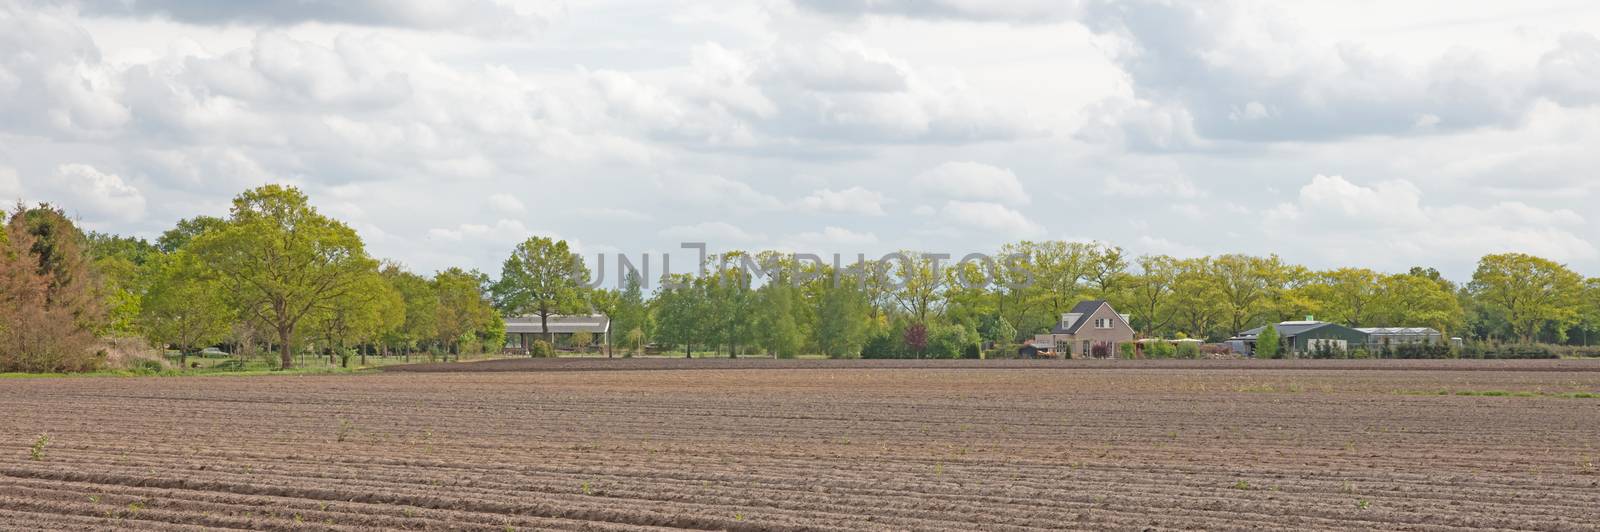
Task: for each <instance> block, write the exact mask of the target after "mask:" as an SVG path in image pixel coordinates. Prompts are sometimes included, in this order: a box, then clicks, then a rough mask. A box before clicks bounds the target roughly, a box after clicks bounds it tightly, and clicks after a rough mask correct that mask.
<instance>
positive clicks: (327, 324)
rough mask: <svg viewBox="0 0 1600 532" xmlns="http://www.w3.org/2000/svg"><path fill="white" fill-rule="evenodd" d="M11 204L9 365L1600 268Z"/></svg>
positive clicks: (1197, 329)
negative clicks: (686, 242) (656, 251)
mask: <svg viewBox="0 0 1600 532" xmlns="http://www.w3.org/2000/svg"><path fill="white" fill-rule="evenodd" d="M6 222H7V223H6V227H5V231H4V234H3V235H0V237H3V238H4V240H3V241H0V303H4V305H0V306H3V308H0V369H10V370H17V369H20V370H28V371H51V370H68V371H70V370H80V369H88V368H92V367H95V366H96V364H97V360H98V359H99V357H97V356H96V355H95V354H96V352H97V351H99V350H100V349H101V348H102V340H103V339H105V338H109V337H118V336H132V335H136V336H142V337H144V338H147V339H149V340H150V341H151V342H152V343H154V344H157V345H162V346H171V347H173V348H175V349H178V350H179V351H181V352H182V353H184V354H189V353H193V352H195V351H197V350H199V349H201V348H204V347H207V346H212V345H218V344H227V345H229V346H232V347H233V348H235V349H236V350H245V351H248V350H252V349H256V348H268V349H273V350H275V351H276V352H277V354H278V358H279V363H280V365H281V366H282V367H285V368H287V367H292V366H293V365H294V356H293V355H294V354H295V353H303V352H306V351H308V350H309V351H312V352H316V353H323V354H327V355H328V356H329V357H334V356H339V355H344V356H350V355H351V353H353V352H359V353H361V354H363V355H365V354H367V353H371V352H379V353H393V352H401V353H410V352H413V351H416V350H424V349H425V350H431V351H435V352H444V353H458V354H459V353H462V352H464V351H465V352H472V351H481V350H486V349H498V347H499V346H500V345H502V344H503V342H504V323H503V321H502V319H501V316H505V315H518V316H537V317H540V318H541V321H546V320H548V318H549V317H550V316H555V315H563V314H576V313H587V312H599V313H603V314H606V315H608V316H610V317H611V318H612V327H613V331H614V334H615V335H616V338H617V339H618V340H619V341H620V343H621V344H622V346H623V347H624V348H625V349H628V350H630V351H636V350H639V349H640V348H642V347H643V346H644V345H645V344H647V343H657V344H661V345H663V346H667V347H670V348H673V349H682V350H683V351H684V352H686V353H693V352H694V351H695V350H697V349H699V350H702V351H716V352H722V353H726V354H728V355H731V356H738V355H741V354H763V355H773V356H795V355H798V354H802V353H817V354H823V355H828V356H835V357H849V356H858V355H863V354H865V355H868V356H907V355H909V356H924V355H926V356H960V355H963V354H968V355H970V354H973V353H975V352H976V350H977V349H976V346H978V345H980V344H986V343H991V344H998V345H1007V344H1011V343H1013V342H1016V341H1019V340H1021V339H1024V338H1027V337H1029V336H1031V335H1032V334H1034V333H1038V332H1043V331H1046V330H1048V329H1050V327H1051V326H1052V325H1054V324H1055V323H1056V321H1057V320H1058V319H1059V317H1060V315H1061V314H1062V313H1064V312H1067V311H1068V309H1070V308H1071V307H1072V306H1073V305H1074V304H1076V303H1077V302H1079V301H1082V300H1085V299H1106V300H1109V301H1111V302H1112V303H1113V304H1114V305H1115V306H1116V307H1117V308H1118V309H1120V310H1121V311H1123V312H1126V313H1130V314H1131V315H1132V317H1133V320H1132V321H1133V325H1134V326H1135V327H1136V328H1137V329H1139V330H1140V331H1141V332H1142V333H1143V334H1145V335H1147V336H1154V337H1189V338H1201V339H1210V340H1218V339H1221V338H1225V337H1227V336H1230V335H1232V334H1234V333H1236V332H1238V331H1241V330H1245V329H1248V328H1251V327H1255V326H1258V325H1261V324H1265V323H1271V322H1276V321H1282V320H1287V319H1300V318H1302V317H1304V316H1307V315H1314V316H1317V317H1318V318H1321V319H1325V320H1329V321H1335V322H1340V323H1344V324H1347V325H1352V326H1428V327H1433V328H1436V329H1439V330H1441V331H1444V332H1446V334H1449V335H1457V336H1467V337H1472V338H1479V339H1491V340H1502V341H1521V342H1534V341H1542V342H1554V343H1562V342H1573V343H1587V342H1588V341H1589V338H1590V337H1591V336H1594V333H1597V332H1600V279H1587V280H1586V279H1584V278H1583V277H1582V276H1580V275H1579V274H1577V273H1576V272H1573V271H1572V270H1570V269H1569V268H1567V267H1566V266H1564V265H1561V264H1558V263H1555V262H1552V261H1549V260H1545V259H1541V258H1538V257H1533V256H1529V255H1524V254H1516V253H1510V254H1498V255H1489V256H1486V257H1483V259H1482V260H1481V261H1480V262H1479V265H1478V268H1477V270H1476V272H1475V273H1474V275H1473V277H1472V279H1471V280H1470V282H1468V283H1465V284H1459V285H1458V284H1456V283H1454V282H1452V281H1450V280H1448V279H1445V278H1443V277H1442V276H1441V275H1440V274H1439V272H1437V271H1436V270H1433V269H1430V268H1422V267H1419V268H1412V269H1411V270H1409V271H1407V272H1403V273H1380V272H1376V271H1372V270H1368V269H1362V268H1338V269H1333V270H1326V271H1316V270H1312V269H1309V268H1306V267H1304V266H1300V265H1295V264H1291V263H1288V262H1285V261H1283V260H1282V259H1280V258H1279V257H1276V256H1267V257H1257V256H1248V255H1237V254H1234V255H1220V256H1215V257H1199V258H1176V257H1169V256H1164V255H1153V256H1141V257H1130V256H1128V255H1127V254H1126V253H1125V252H1124V251H1123V250H1122V249H1121V248H1118V247H1115V246H1110V245H1105V244H1098V243H1081V242H1064V241H1043V242H1032V241H1023V242H1015V243H1010V244H1006V245H1004V246H1001V248H1000V249H998V250H997V252H996V253H995V254H994V256H996V257H999V258H1002V260H1001V263H1002V264H1000V265H997V267H994V268H988V267H986V265H985V264H983V263H981V262H957V263H955V264H951V262H952V261H950V260H948V259H945V258H940V257H936V256H933V255H927V254H920V253H914V252H902V253H900V254H899V257H898V258H896V259H892V260H886V261H879V262H871V261H869V262H865V263H857V264H850V265H843V266H839V267H834V266H830V265H827V264H820V263H817V262H814V261H799V260H796V259H795V257H794V256H792V255H786V254H782V253H778V252H773V251H763V252H755V253H750V252H743V251H730V252H726V253H721V254H717V255H711V256H709V257H707V260H706V264H705V266H706V269H707V270H708V272H709V273H707V274H706V275H693V276H691V275H677V276H673V277H670V278H666V279H661V280H660V281H661V282H660V283H659V285H658V286H657V287H655V289H654V290H653V291H650V292H648V293H647V290H646V286H645V282H644V281H645V280H643V279H638V278H636V277H626V278H625V279H626V282H625V284H624V286H622V287H621V288H620V289H609V288H591V287H589V283H588V279H589V278H590V277H591V274H590V272H589V271H588V270H587V268H586V267H585V266H584V262H583V261H582V260H581V257H579V256H578V255H577V254H576V253H574V252H573V250H572V249H570V247H569V246H568V245H567V243H566V242H563V241H559V240H554V239H549V238H542V237H532V238H529V239H527V240H526V241H523V242H521V243H518V244H516V245H515V246H513V248H512V252H511V254H510V255H509V256H508V257H507V259H506V260H505V262H504V264H503V265H502V268H501V271H500V272H499V273H500V275H499V277H498V278H490V277H489V276H487V275H485V274H482V273H479V272H476V271H467V270H463V269H458V268H451V269H447V270H444V271H440V272H437V273H435V274H434V275H432V276H423V275H419V274H416V273H412V272H408V271H406V270H405V269H404V268H402V267H401V266H399V265H398V264H394V263H384V262H381V261H379V260H377V259H374V258H372V257H371V256H369V255H368V253H367V252H366V250H365V247H364V245H363V243H362V241H361V239H360V237H359V236H358V235H357V234H356V232H355V231H354V230H352V229H351V228H350V227H349V226H347V225H345V224H344V223H341V222H339V221H338V220H334V219H332V218H329V217H327V216H324V215H322V214H320V213H319V212H317V210H316V209H315V208H313V207H311V206H310V204H309V201H308V198H306V196H305V195H304V194H302V193H301V192H300V191H298V190H296V189H294V188H286V187H281V186H275V185H270V186H265V187H261V188H257V189H254V190H250V191H246V192H244V193H242V194H240V195H239V196H238V197H237V198H235V200H234V202H233V207H232V209H231V211H230V213H229V215H228V217H226V218H212V217H197V218H192V219H188V220H184V221H182V222H179V223H178V224H177V226H176V227H174V228H173V229H171V230H169V231H167V232H165V233H164V234H162V235H161V237H160V238H159V239H157V240H156V241H155V242H154V243H149V242H146V241H144V240H141V239H136V238H128V237H119V236H114V235H105V234H96V233H91V234H88V235H85V234H83V233H81V232H79V230H78V229H77V228H75V227H74V226H73V224H72V222H71V221H70V220H69V219H68V218H67V217H66V216H64V215H63V214H62V213H61V211H59V210H57V209H54V208H51V207H48V206H40V207H37V208H24V207H22V206H18V208H17V209H16V211H15V212H14V213H12V214H11V215H10V216H9V218H7V220H6ZM745 265H752V266H754V268H750V267H741V266H745ZM652 281H654V280H652ZM547 340H549V338H548V337H547Z"/></svg>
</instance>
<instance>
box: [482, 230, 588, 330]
mask: <svg viewBox="0 0 1600 532" xmlns="http://www.w3.org/2000/svg"><path fill="white" fill-rule="evenodd" d="M588 283H589V267H588V266H585V265H584V264H583V260H582V259H581V258H580V257H578V254H576V253H573V252H572V250H571V248H569V247H568V246H567V241H565V240H552V239H550V238H545V237H532V238H529V239H527V240H526V241H523V242H522V243H521V244H517V247H516V248H514V249H512V250H511V256H510V257H507V258H506V260H505V264H504V265H503V266H502V267H501V270H500V281H499V282H498V283H496V284H495V285H494V292H495V299H496V301H498V302H499V305H500V308H501V310H503V311H505V312H506V313H507V314H509V315H514V316H538V317H539V330H540V332H543V333H544V335H545V340H546V341H549V342H551V343H554V342H555V337H554V336H552V335H551V334H550V317H551V316H557V315H562V314H573V313H577V312H582V311H584V310H586V309H584V308H583V307H584V290H585V289H586V287H587V286H588Z"/></svg>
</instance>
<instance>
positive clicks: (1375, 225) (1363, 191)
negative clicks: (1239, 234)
mask: <svg viewBox="0 0 1600 532" xmlns="http://www.w3.org/2000/svg"><path fill="white" fill-rule="evenodd" d="M1263 223H1264V227H1263V229H1264V230H1265V231H1266V232H1267V233H1268V234H1269V235H1277V236H1279V237H1281V238H1283V239H1285V240H1284V241H1286V242H1287V241H1292V242H1295V243H1296V246H1297V247H1299V248H1301V250H1302V251H1304V252H1308V253H1313V254H1318V255H1323V256H1325V257H1327V258H1328V259H1331V260H1338V261H1341V262H1350V261H1351V260H1352V259H1351V257H1352V256H1356V255H1362V256H1365V258H1366V260H1368V261H1377V262H1380V263H1383V264H1384V265H1385V266H1388V267H1391V268H1402V267H1405V266H1407V265H1414V264H1412V263H1417V264H1422V263H1426V262H1429V261H1437V260H1440V259H1441V258H1446V257H1453V258H1458V259H1466V260H1471V259H1474V258H1476V257H1478V256H1481V255H1485V254H1489V253H1502V252H1507V251H1519V252H1525V253H1532V254H1535V255H1540V256H1544V257H1547V258H1551V259H1554V260H1558V261H1576V260H1583V261H1592V260H1594V259H1595V258H1597V257H1600V250H1597V249H1596V247H1595V245H1594V243H1593V242H1591V241H1590V240H1589V239H1588V238H1586V237H1584V236H1582V235H1581V234H1580V232H1581V231H1582V230H1583V229H1584V228H1586V227H1589V226H1590V225H1589V223H1588V222H1587V221H1586V219H1585V218H1584V217H1583V216H1582V215H1580V214H1578V213H1577V212H1575V211H1572V210H1567V209H1544V208H1538V207H1534V206H1531V205H1527V204H1524V203H1519V202H1499V203H1495V204H1491V205H1488V206H1473V205H1445V206H1435V205H1431V204H1430V202H1428V201H1427V199H1426V196H1425V194H1424V193H1423V191H1422V190H1421V189H1420V188H1418V187H1417V186H1416V185H1414V184H1412V183H1411V182H1409V181H1403V180H1399V181H1387V182H1382V183H1377V184H1375V185H1371V186H1363V185H1359V184H1356V183H1352V182H1350V181H1349V180H1346V179H1345V178H1343V177H1340V176H1331V177H1330V176H1321V175H1319V176H1316V177H1314V178H1313V179H1312V180H1311V182H1310V183H1309V184H1307V185H1305V186H1304V187H1301V189H1300V193H1299V197H1298V199H1297V201H1295V202H1290V203H1283V204H1280V205H1278V206H1277V207H1275V208H1273V209H1271V210H1269V211H1268V212H1267V213H1266V215H1265V216H1264V218H1263Z"/></svg>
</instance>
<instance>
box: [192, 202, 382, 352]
mask: <svg viewBox="0 0 1600 532" xmlns="http://www.w3.org/2000/svg"><path fill="white" fill-rule="evenodd" d="M189 245H190V246H193V247H194V252H195V255H196V256H197V257H199V258H200V260H203V261H205V262H207V263H208V264H210V265H211V267H212V268H214V269H215V270H216V271H217V272H218V273H219V274H220V276H221V279H222V281H223V282H224V283H225V285H226V287H227V290H229V291H230V292H231V293H232V294H233V296H234V298H235V299H234V304H235V308H236V309H237V310H238V311H239V313H240V315H241V317H242V318H243V319H253V320H258V321H259V322H260V323H262V324H263V325H265V326H266V327H268V328H269V329H271V330H272V332H274V333H275V334H276V335H277V340H278V355H279V362H280V365H281V367H282V368H284V369H288V368H291V367H294V357H293V355H294V342H295V339H296V336H295V333H296V330H297V328H298V327H299V326H300V325H301V323H302V322H303V321H305V320H306V318H307V317H308V316H311V315H312V313H315V312H321V311H325V310H327V309H329V308H330V307H331V306H332V305H334V304H335V303H336V302H338V301H340V300H341V299H343V298H346V297H348V296H350V294H351V293H352V292H353V291H355V290H359V289H361V288H362V287H363V284H362V283H363V282H364V281H365V280H367V279H368V276H369V275H371V274H372V273H373V272H375V271H376V269H377V265H378V263H377V261H375V260H373V259H372V258H371V257H368V256H367V251H366V247H365V246H364V245H362V242H361V237H360V236H358V235H356V232H355V230H353V229H351V228H350V226H347V225H345V224H344V223H342V222H339V221H337V220H334V219H332V218H329V217H327V216H323V215H322V214H321V213H319V212H317V209H316V208H315V207H312V206H311V204H310V202H309V201H308V199H307V198H306V195H305V194H304V193H302V192H300V190H299V189H296V188H293V187H285V186H281V185H266V186H263V187H260V188H256V189H253V190H248V191H245V192H244V193H242V194H240V195H239V196H238V197H236V198H234V200H233V209H232V211H231V212H230V214H229V218H228V221H227V223H226V225H225V226H222V227H216V228H212V229H208V230H206V231H204V232H203V233H201V234H200V235H199V236H197V237H195V238H194V240H193V241H192V242H191V243H190V244H189Z"/></svg>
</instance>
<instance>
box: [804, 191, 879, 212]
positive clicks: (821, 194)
mask: <svg viewBox="0 0 1600 532" xmlns="http://www.w3.org/2000/svg"><path fill="white" fill-rule="evenodd" d="M885 201H886V200H885V199H884V197H883V194H881V193H878V192H874V191H871V190H867V189H865V188H862V187H850V188H847V189H844V190H840V191H834V190H832V189H826V188H824V189H819V190H816V191H814V192H812V193H811V195H809V196H806V197H804V198H801V199H800V202H799V206H800V208H801V209H804V210H807V211H813V212H839V213H846V214H863V215H868V216H883V214H884V213H883V204H884V202H885Z"/></svg>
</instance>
